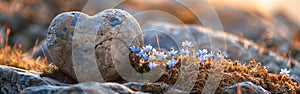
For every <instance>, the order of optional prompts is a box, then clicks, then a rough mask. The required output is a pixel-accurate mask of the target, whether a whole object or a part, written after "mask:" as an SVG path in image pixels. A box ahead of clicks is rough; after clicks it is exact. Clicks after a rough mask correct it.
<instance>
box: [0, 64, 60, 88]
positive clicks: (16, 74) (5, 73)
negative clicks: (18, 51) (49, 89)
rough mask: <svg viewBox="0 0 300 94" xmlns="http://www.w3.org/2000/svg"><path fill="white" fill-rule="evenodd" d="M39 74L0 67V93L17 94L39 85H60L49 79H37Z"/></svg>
mask: <svg viewBox="0 0 300 94" xmlns="http://www.w3.org/2000/svg"><path fill="white" fill-rule="evenodd" d="M38 74H39V73H37V72H30V71H26V70H22V69H18V68H13V67H8V66H2V65H0V93H1V94H17V93H20V92H21V91H22V90H23V89H25V88H27V87H32V86H41V85H51V84H52V85H61V83H59V82H56V81H52V80H50V79H43V78H41V77H39V75H38Z"/></svg>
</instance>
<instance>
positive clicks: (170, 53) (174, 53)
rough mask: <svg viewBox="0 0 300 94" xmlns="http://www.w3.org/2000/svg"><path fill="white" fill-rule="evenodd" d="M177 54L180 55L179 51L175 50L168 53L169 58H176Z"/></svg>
mask: <svg viewBox="0 0 300 94" xmlns="http://www.w3.org/2000/svg"><path fill="white" fill-rule="evenodd" d="M177 53H178V51H175V50H172V51H169V52H168V54H169V56H176V55H177Z"/></svg>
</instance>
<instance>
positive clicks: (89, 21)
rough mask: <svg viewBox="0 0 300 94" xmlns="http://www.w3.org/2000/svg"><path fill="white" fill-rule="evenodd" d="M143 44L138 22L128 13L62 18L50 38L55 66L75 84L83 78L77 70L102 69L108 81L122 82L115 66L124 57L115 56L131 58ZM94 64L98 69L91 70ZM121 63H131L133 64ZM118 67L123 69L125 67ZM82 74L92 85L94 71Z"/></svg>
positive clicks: (68, 14) (67, 14) (53, 25)
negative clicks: (74, 81)
mask: <svg viewBox="0 0 300 94" xmlns="http://www.w3.org/2000/svg"><path fill="white" fill-rule="evenodd" d="M143 43H144V41H143V35H142V31H141V28H140V26H139V24H138V23H137V21H136V20H135V19H134V17H133V16H132V15H130V14H129V13H128V12H126V11H123V10H119V9H108V10H104V11H102V12H100V13H98V14H96V15H94V16H88V15H86V14H84V13H80V12H65V13H62V14H59V15H58V16H57V17H55V18H54V19H53V21H52V22H51V24H50V26H49V29H48V35H47V46H48V49H49V54H50V56H51V58H52V60H53V64H55V65H56V66H57V67H58V68H59V69H60V70H62V71H63V72H64V73H65V74H67V75H68V76H70V77H71V78H73V79H75V80H79V79H78V75H80V74H78V73H75V72H76V71H75V70H79V71H82V70H85V69H89V68H91V67H96V68H98V70H97V71H100V72H101V75H102V77H103V79H104V81H117V80H120V78H121V77H120V76H119V75H118V73H117V71H116V69H115V68H116V67H115V66H114V64H113V57H118V55H120V54H116V53H113V52H116V51H120V52H119V53H122V54H121V55H123V56H124V55H125V56H129V52H130V51H129V47H130V45H135V46H140V47H142V46H143ZM118 45H119V46H118ZM112 50H113V51H112ZM72 53H73V54H72ZM72 55H73V56H72ZM74 55H75V56H74ZM81 58H83V59H81ZM73 60H76V62H77V63H75V62H74V61H73ZM77 60H78V61H77ZM93 60H94V61H95V62H96V63H97V65H96V66H88V65H92V64H91V62H92V61H93ZM90 61H91V62H90ZM118 61H122V62H120V63H128V62H127V61H129V60H122V59H121V60H118ZM74 64H76V66H77V67H75V66H74ZM115 65H120V66H118V68H121V67H122V66H121V65H122V64H115ZM74 69H75V70H74ZM80 73H81V72H80ZM81 74H85V75H89V76H91V77H90V78H89V77H86V76H84V78H83V79H84V81H90V80H92V79H94V78H93V77H92V76H93V75H96V73H94V72H91V71H90V70H89V71H87V72H83V73H81Z"/></svg>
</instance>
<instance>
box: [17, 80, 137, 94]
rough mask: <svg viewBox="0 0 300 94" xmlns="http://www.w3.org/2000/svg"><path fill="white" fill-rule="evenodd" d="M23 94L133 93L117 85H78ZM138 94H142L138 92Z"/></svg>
mask: <svg viewBox="0 0 300 94" xmlns="http://www.w3.org/2000/svg"><path fill="white" fill-rule="evenodd" d="M22 93H23V94H53V93H55V94H117V93H121V94H134V93H136V92H135V91H133V90H131V89H129V88H127V87H125V86H124V85H121V84H118V83H97V82H89V83H80V84H76V85H70V86H50V85H44V86H36V87H29V88H26V89H24V90H23V91H22ZM140 94H142V93H141V92H140Z"/></svg>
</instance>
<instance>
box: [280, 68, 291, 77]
mask: <svg viewBox="0 0 300 94" xmlns="http://www.w3.org/2000/svg"><path fill="white" fill-rule="evenodd" d="M289 73H290V70H287V69H286V68H284V69H281V71H280V74H282V75H284V76H290V75H289Z"/></svg>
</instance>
